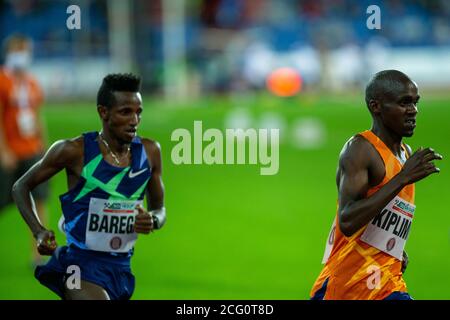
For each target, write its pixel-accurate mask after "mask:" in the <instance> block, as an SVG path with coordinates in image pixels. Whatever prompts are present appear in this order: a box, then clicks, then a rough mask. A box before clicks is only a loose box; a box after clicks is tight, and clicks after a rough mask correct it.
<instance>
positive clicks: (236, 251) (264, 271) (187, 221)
mask: <svg viewBox="0 0 450 320" xmlns="http://www.w3.org/2000/svg"><path fill="white" fill-rule="evenodd" d="M422 95H423V99H422V102H421V104H420V106H419V108H420V114H419V116H418V127H417V129H416V134H415V136H414V137H413V138H411V139H408V140H407V143H409V144H410V145H411V146H412V147H413V149H414V150H415V149H416V148H417V147H419V146H431V147H433V148H435V149H436V150H438V151H439V152H440V153H441V154H443V155H444V157H445V158H444V160H443V161H441V162H440V165H439V166H440V168H441V173H440V174H439V175H434V176H432V177H429V178H428V179H426V180H424V181H421V182H419V183H418V184H417V187H416V205H417V210H416V217H415V222H414V224H413V227H412V230H411V233H410V238H409V240H408V244H407V248H406V249H407V251H408V253H409V256H410V265H409V267H408V270H407V272H406V274H405V279H406V282H407V284H408V288H409V291H410V293H411V295H412V296H413V297H415V298H416V299H450V291H449V290H448V288H450V275H449V270H450V250H449V249H450V248H449V246H450V215H449V210H448V205H447V204H446V202H445V201H446V200H445V199H446V197H447V196H448V194H449V187H448V186H449V183H450V167H449V166H448V160H447V159H449V157H450V144H449V143H448V139H449V137H450V125H449V120H450V108H449V107H450V103H449V102H450V96H446V95H445V94H444V95H443V94H440V95H436V94H432V93H429V94H426V93H423V94H422ZM362 102H363V98H362V96H358V95H343V96H328V95H323V96H318V95H304V96H300V97H298V98H295V99H287V100H279V99H276V98H273V97H270V96H265V95H261V96H257V97H253V98H251V99H243V98H241V99H231V98H223V97H222V98H205V99H204V100H199V101H195V102H192V103H190V105H189V106H184V107H183V106H177V107H170V106H163V105H162V104H161V103H160V102H159V101H158V100H156V99H150V98H149V99H146V100H144V106H145V111H144V114H143V120H142V123H141V126H140V129H139V130H140V132H139V133H140V135H142V136H146V137H151V138H153V139H156V140H158V141H159V142H160V143H161V145H162V151H163V158H164V159H163V161H164V172H163V179H164V183H165V187H166V207H167V210H168V221H167V224H166V226H165V227H164V228H163V229H162V230H160V231H158V232H156V233H154V234H152V235H150V236H140V239H139V241H138V242H137V245H136V250H135V256H134V258H133V260H132V268H133V271H134V274H135V276H136V290H135V293H134V296H133V298H134V299H307V298H308V294H309V290H310V288H311V286H312V284H313V282H314V281H315V279H316V277H317V275H318V273H319V272H320V270H321V264H320V261H321V258H322V254H323V249H324V242H325V239H326V236H327V234H328V231H329V228H330V224H331V222H332V219H333V217H334V215H335V203H336V196H337V194H336V186H335V170H336V165H337V159H338V155H339V152H340V149H341V147H342V145H343V144H344V143H345V141H346V140H347V139H348V138H349V137H350V136H351V135H353V134H354V133H357V132H359V131H362V130H365V129H366V128H369V127H370V116H369V113H368V111H367V110H366V108H365V106H364V105H363V103H362ZM235 106H239V107H245V108H247V109H246V110H248V112H249V113H250V115H251V117H252V119H254V120H255V121H258V120H260V119H262V118H264V117H266V116H268V115H274V114H275V115H276V116H278V117H279V118H280V119H281V120H282V121H284V122H285V123H286V128H285V129H286V130H285V131H283V132H282V133H281V134H282V138H283V140H282V144H281V147H280V170H279V173H278V174H277V175H274V176H261V175H259V166H258V165H213V166H208V165H180V166H176V165H174V164H173V163H172V162H171V156H170V155H171V150H172V148H173V146H174V145H175V142H171V141H170V135H171V133H172V131H173V130H174V129H176V128H188V129H192V128H193V121H194V120H203V127H204V128H205V129H206V128H211V127H217V128H221V129H223V128H224V123H225V122H224V121H225V119H226V117H227V115H228V114H229V112H230V111H231V110H233V108H234V107H235ZM311 117H313V118H315V119H318V120H319V121H321V123H323V126H324V128H325V130H326V135H325V138H326V139H325V141H324V144H323V145H322V146H321V147H320V148H317V149H310V150H305V149H298V148H296V147H294V146H293V144H292V143H291V142H292V139H293V138H292V131H293V127H292V126H293V124H294V123H295V122H296V121H297V120H298V119H303V118H311ZM44 119H45V121H46V123H47V126H48V132H49V140H50V142H53V141H55V140H58V139H61V138H69V137H73V136H77V135H79V134H80V133H81V132H83V131H91V130H98V129H100V121H99V119H98V116H97V114H96V111H95V106H94V104H93V103H92V104H83V103H64V104H63V103H61V104H51V105H47V108H45V111H44ZM51 191H52V192H51V196H50V198H49V201H48V208H49V212H50V215H51V221H50V226H51V227H52V228H53V229H54V230H57V227H56V224H57V221H58V218H59V216H60V214H61V211H60V206H59V201H58V195H59V194H61V193H63V192H65V191H66V183H65V176H64V174H62V173H61V174H59V175H57V176H56V177H55V178H53V180H52V182H51ZM2 192H3V190H2ZM29 236H30V233H29V231H28V229H27V227H26V225H25V223H24V222H23V221H22V218H21V217H20V215H19V214H18V212H17V211H16V210H15V208H14V207H13V206H10V207H8V208H7V209H6V210H4V211H3V212H2V213H1V215H0V243H2V246H1V248H0V256H1V257H2V263H1V265H0V299H56V298H57V296H56V295H55V294H53V293H52V292H51V291H49V290H47V289H46V288H44V287H42V286H41V285H40V284H39V283H38V282H37V280H35V279H34V277H33V271H32V269H31V267H30V263H29V255H30V252H29V251H30V239H29ZM57 240H58V243H59V244H61V245H62V244H63V243H64V241H65V239H64V236H63V235H62V234H61V233H59V231H57Z"/></svg>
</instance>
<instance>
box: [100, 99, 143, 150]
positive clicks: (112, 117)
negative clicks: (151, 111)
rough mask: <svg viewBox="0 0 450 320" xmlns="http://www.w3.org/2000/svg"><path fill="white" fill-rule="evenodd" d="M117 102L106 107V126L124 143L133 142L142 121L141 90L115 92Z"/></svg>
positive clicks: (103, 116) (104, 116)
mask: <svg viewBox="0 0 450 320" xmlns="http://www.w3.org/2000/svg"><path fill="white" fill-rule="evenodd" d="M114 97H115V99H116V103H115V105H114V106H112V107H111V108H110V109H106V111H105V113H104V115H102V113H100V114H101V116H102V118H103V120H104V126H107V127H108V131H109V132H110V134H111V135H113V136H114V137H115V138H117V139H118V140H119V141H121V142H123V143H131V141H132V140H133V138H134V137H135V136H136V131H137V128H138V125H139V122H140V121H141V113H142V98H141V94H140V93H139V92H123V91H116V92H114Z"/></svg>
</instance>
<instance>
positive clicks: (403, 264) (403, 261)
mask: <svg viewBox="0 0 450 320" xmlns="http://www.w3.org/2000/svg"><path fill="white" fill-rule="evenodd" d="M408 263H409V258H408V254H407V253H406V251H404V250H403V260H402V273H404V272H405V271H406V267H407V266H408Z"/></svg>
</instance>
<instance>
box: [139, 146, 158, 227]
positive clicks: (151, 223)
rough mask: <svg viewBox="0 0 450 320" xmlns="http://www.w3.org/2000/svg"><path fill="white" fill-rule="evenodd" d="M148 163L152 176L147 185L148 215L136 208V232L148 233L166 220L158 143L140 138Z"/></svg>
mask: <svg viewBox="0 0 450 320" xmlns="http://www.w3.org/2000/svg"><path fill="white" fill-rule="evenodd" d="M142 143H143V144H144V147H145V150H146V152H147V158H148V161H149V165H150V167H151V168H152V177H151V178H150V181H149V183H148V185H147V189H146V195H147V210H148V211H149V212H150V219H149V215H148V214H147V215H146V214H145V213H146V212H145V211H144V210H143V209H142V208H138V210H139V214H138V215H137V216H136V223H135V231H136V232H138V233H150V232H151V231H153V230H154V229H160V228H161V227H162V226H163V225H164V223H165V222H166V210H165V208H164V185H163V182H162V178H161V174H162V160H161V148H160V145H159V143H157V142H155V141H152V140H148V139H142Z"/></svg>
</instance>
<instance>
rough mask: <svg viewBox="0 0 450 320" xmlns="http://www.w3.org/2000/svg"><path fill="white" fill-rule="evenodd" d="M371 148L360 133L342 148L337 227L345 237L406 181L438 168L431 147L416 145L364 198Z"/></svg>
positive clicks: (367, 183)
mask: <svg viewBox="0 0 450 320" xmlns="http://www.w3.org/2000/svg"><path fill="white" fill-rule="evenodd" d="M377 156H378V155H376V153H375V150H374V149H373V148H372V147H371V146H370V145H369V143H367V142H366V141H364V140H363V138H361V137H357V138H354V139H352V140H351V141H350V142H349V143H348V144H347V145H346V147H345V148H344V150H343V152H342V154H341V157H340V161H339V170H340V179H339V181H338V188H339V211H338V216H339V228H340V230H341V231H342V233H343V234H344V235H345V236H347V237H349V236H351V235H353V234H354V233H355V232H356V231H358V230H359V229H360V228H362V227H363V226H365V225H367V224H368V223H369V222H370V221H371V220H372V219H373V218H374V217H375V216H376V215H377V214H378V213H379V212H380V211H381V210H382V209H383V208H384V207H385V206H386V205H387V204H388V203H389V201H391V200H392V199H393V198H394V197H395V196H396V195H397V194H398V193H399V192H400V191H401V190H402V189H403V188H404V187H405V186H406V185H408V184H411V183H414V182H416V181H419V180H421V179H423V178H425V177H427V176H429V175H430V174H432V173H434V172H439V169H438V168H436V167H435V165H434V164H433V163H431V162H430V161H432V160H437V159H442V157H441V156H440V155H439V154H437V153H435V152H434V151H433V150H432V149H430V148H428V149H419V150H418V151H417V152H415V153H414V154H413V155H412V156H411V157H410V158H409V159H408V160H407V161H406V162H405V164H404V166H403V168H402V170H401V171H400V173H398V174H397V175H396V176H394V177H393V178H392V179H391V180H390V181H389V182H388V183H386V184H385V185H384V186H383V187H382V188H380V190H378V191H377V192H375V193H374V194H373V195H371V196H370V197H368V198H366V194H367V191H368V190H369V188H370V185H369V175H370V168H371V166H373V162H374V161H376V160H377V158H376V157H377Z"/></svg>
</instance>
